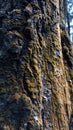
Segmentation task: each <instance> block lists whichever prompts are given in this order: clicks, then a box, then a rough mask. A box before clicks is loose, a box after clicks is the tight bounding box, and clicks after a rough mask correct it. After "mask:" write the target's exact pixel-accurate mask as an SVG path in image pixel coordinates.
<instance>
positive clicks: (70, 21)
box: [64, 0, 73, 47]
mask: <svg viewBox="0 0 73 130" xmlns="http://www.w3.org/2000/svg"><path fill="white" fill-rule="evenodd" d="M64 7H65V8H64V9H65V11H64V12H65V22H66V29H67V31H68V34H69V36H70V39H71V42H72V47H73V0H65V1H64Z"/></svg>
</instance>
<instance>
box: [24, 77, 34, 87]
mask: <svg viewBox="0 0 73 130" xmlns="http://www.w3.org/2000/svg"><path fill="white" fill-rule="evenodd" d="M26 82H27V84H28V86H29V87H35V85H36V83H35V82H31V81H30V80H29V79H27V80H26Z"/></svg>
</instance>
